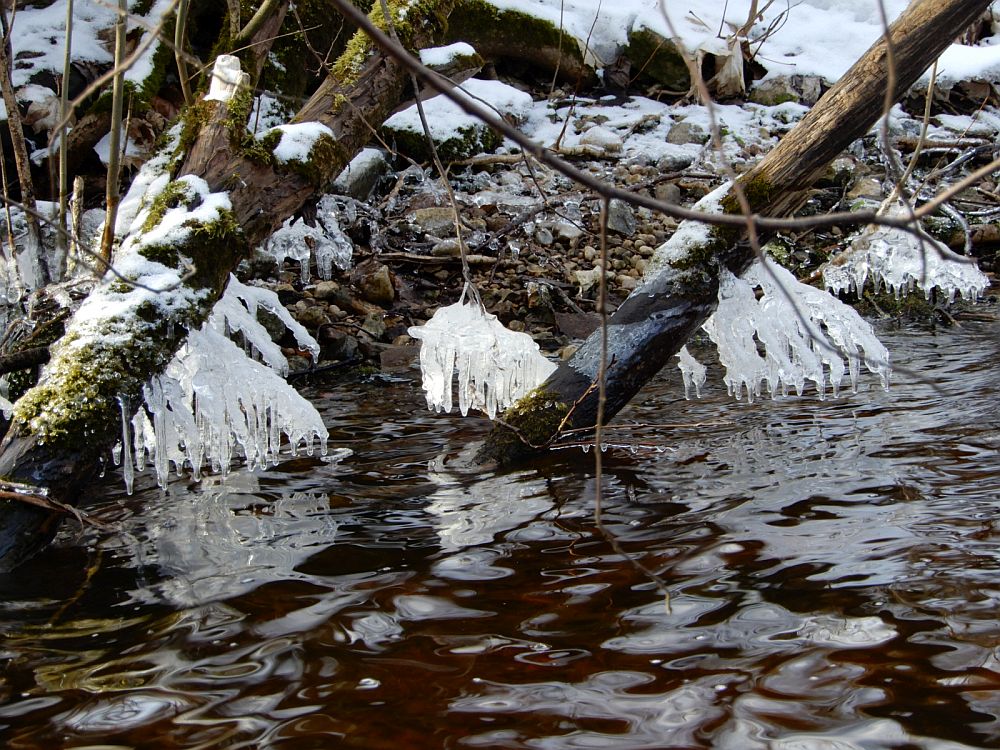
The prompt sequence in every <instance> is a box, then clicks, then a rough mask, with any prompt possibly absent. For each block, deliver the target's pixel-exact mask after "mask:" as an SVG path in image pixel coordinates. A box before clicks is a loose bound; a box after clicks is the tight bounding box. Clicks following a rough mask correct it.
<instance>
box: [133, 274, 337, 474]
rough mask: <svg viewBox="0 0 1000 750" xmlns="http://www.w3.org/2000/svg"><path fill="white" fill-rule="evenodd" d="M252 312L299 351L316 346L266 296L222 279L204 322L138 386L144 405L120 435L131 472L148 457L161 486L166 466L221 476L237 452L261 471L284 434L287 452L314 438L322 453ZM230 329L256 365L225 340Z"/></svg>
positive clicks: (309, 412)
mask: <svg viewBox="0 0 1000 750" xmlns="http://www.w3.org/2000/svg"><path fill="white" fill-rule="evenodd" d="M258 309H266V310H269V311H271V312H273V313H275V314H276V315H277V316H278V317H279V318H281V319H282V320H283V321H284V322H285V323H286V324H287V325H289V328H290V329H291V330H292V332H293V334H294V335H295V337H296V340H298V341H299V344H300V346H302V347H303V348H305V349H309V350H310V351H312V352H313V353H314V356H315V355H316V354H318V352H319V345H318V344H317V343H316V342H315V341H314V340H313V339H312V337H310V336H309V334H308V332H307V331H306V330H305V329H304V328H302V327H301V326H300V325H298V324H297V323H295V321H293V320H291V318H290V317H289V316H288V313H287V311H285V310H284V308H283V307H282V306H281V304H280V302H279V301H278V298H277V296H276V295H275V294H274V293H273V292H270V291H268V290H265V289H257V288H256V287H248V286H245V285H243V284H241V283H240V282H238V281H236V280H235V279H230V285H229V287H228V288H227V290H226V294H225V295H224V296H223V298H222V299H221V300H220V301H219V303H218V304H217V307H216V309H215V310H213V312H212V315H211V316H210V318H209V321H208V322H207V323H206V324H205V325H204V326H203V327H202V328H201V329H200V330H197V331H192V332H191V333H190V334H189V336H188V340H187V342H186V343H185V345H184V346H183V347H182V348H181V350H180V351H179V352H178V353H177V355H176V356H175V357H174V359H173V360H172V361H171V362H170V364H169V365H168V366H167V368H166V370H165V371H164V372H163V374H161V375H160V376H158V377H156V378H154V379H153V380H151V381H150V382H149V383H147V384H146V386H145V387H144V389H143V397H144V408H142V409H140V410H139V412H138V413H137V414H136V416H135V417H134V418H133V419H132V420H131V424H132V428H133V430H132V432H133V436H132V440H131V441H130V442H129V441H128V435H127V434H126V436H125V438H126V440H125V442H126V444H130V445H132V446H134V450H135V467H136V468H137V469H140V470H141V469H142V467H143V465H144V464H145V462H146V460H147V456H148V458H149V460H150V461H151V462H152V463H153V465H154V467H155V469H156V476H157V481H158V482H159V483H160V484H161V485H163V484H165V483H166V481H167V478H168V476H169V472H170V467H171V465H173V466H174V467H175V469H176V470H177V471H180V470H181V469H182V468H183V467H185V466H188V467H190V469H191V471H192V472H193V474H194V476H195V477H196V478H197V477H198V476H199V475H200V472H201V469H202V466H203V464H204V463H205V462H206V461H207V462H208V464H209V465H210V466H211V467H212V468H213V470H215V471H219V472H222V473H223V474H225V473H227V472H228V470H229V467H230V465H231V463H232V460H233V458H234V456H235V455H236V453H237V452H238V453H239V454H240V455H242V456H243V458H244V459H245V460H246V463H247V465H248V466H250V467H251V468H256V467H264V466H268V465H270V464H272V463H274V462H275V461H277V460H278V455H279V452H280V449H281V441H282V439H283V438H286V437H287V439H288V442H289V444H290V449H291V452H292V453H293V454H294V453H295V452H296V450H297V449H298V448H299V446H300V445H301V444H304V445H305V446H306V448H307V449H308V450H312V446H313V444H314V442H315V441H317V440H318V441H319V443H320V446H321V448H322V451H323V452H324V453H325V452H326V439H327V430H326V428H325V426H324V425H323V421H322V419H321V417H320V415H319V414H318V413H317V412H316V410H315V408H314V407H313V406H312V404H310V403H309V402H308V401H306V400H305V399H304V398H302V396H300V395H299V394H298V393H297V392H296V391H295V390H294V389H293V388H292V387H291V386H289V385H288V384H287V383H286V382H285V380H284V379H283V378H282V377H281V376H279V375H278V374H277V373H278V372H285V371H287V367H288V363H287V361H286V360H285V358H284V357H283V356H282V355H281V351H280V349H278V348H277V347H276V346H274V344H273V342H271V341H270V338H269V337H268V335H267V332H266V331H265V330H264V328H263V327H262V326H261V325H260V323H258V322H257V320H256V313H257V311H258ZM236 331H238V332H239V333H240V334H241V335H242V336H243V338H244V340H245V341H246V342H247V345H248V346H249V348H250V349H251V350H252V351H253V352H255V353H257V354H258V355H259V356H260V357H261V359H263V360H264V364H261V363H259V362H255V361H254V360H252V359H250V358H249V357H247V355H246V354H245V353H244V351H243V350H242V349H241V348H240V347H238V346H236V344H234V343H233V342H232V341H230V340H229V339H228V338H227V337H226V335H225V334H226V333H228V332H236ZM130 463H131V461H126V464H130ZM128 471H129V470H128V469H126V473H128Z"/></svg>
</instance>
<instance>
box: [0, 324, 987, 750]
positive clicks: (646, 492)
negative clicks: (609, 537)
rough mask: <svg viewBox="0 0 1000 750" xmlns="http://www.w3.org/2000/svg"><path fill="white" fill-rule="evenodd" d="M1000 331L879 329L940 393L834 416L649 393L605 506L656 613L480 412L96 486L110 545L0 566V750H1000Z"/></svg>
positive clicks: (570, 473)
mask: <svg viewBox="0 0 1000 750" xmlns="http://www.w3.org/2000/svg"><path fill="white" fill-rule="evenodd" d="M996 334H997V326H996V325H994V324H987V323H977V324H969V325H968V326H967V327H966V328H963V329H961V330H954V331H948V332H945V333H940V334H933V333H922V332H921V333H906V334H889V335H887V336H886V337H885V339H886V343H887V344H888V345H889V347H890V350H891V351H893V353H894V358H895V361H896V363H897V364H899V365H902V366H903V367H904V368H906V367H912V368H913V369H914V370H916V371H919V372H920V373H921V374H922V375H923V377H924V378H926V379H921V378H919V377H915V376H913V375H909V374H906V373H905V372H903V373H899V372H898V371H897V376H896V378H895V383H894V385H893V388H892V390H891V391H890V392H889V393H888V394H886V393H883V392H882V390H881V388H880V387H878V385H877V384H872V385H871V386H870V389H868V390H865V391H863V392H861V393H859V394H856V395H853V396H847V397H844V398H841V399H837V400H828V401H824V402H817V401H815V400H813V399H811V398H803V399H798V398H790V399H786V400H782V401H777V402H764V403H762V404H758V405H755V406H753V407H747V406H746V405H743V404H734V403H732V402H731V401H730V400H729V399H728V398H727V397H726V395H725V393H724V388H723V387H722V386H721V385H717V386H716V387H715V389H714V390H713V391H712V392H710V393H708V394H706V397H705V398H704V399H703V400H701V401H698V402H685V401H682V400H677V398H676V394H678V393H680V392H682V390H681V387H680V378H679V376H677V375H675V373H673V372H671V373H665V374H664V377H663V379H662V380H661V381H659V382H658V383H656V384H654V385H653V386H652V387H651V388H650V389H649V390H648V392H647V393H645V394H644V397H643V398H641V399H639V401H638V402H637V403H636V404H635V405H634V406H633V407H632V408H631V410H630V411H629V413H627V414H625V415H623V416H622V418H621V419H619V420H618V422H619V424H621V423H625V422H629V423H632V424H634V425H641V426H638V427H631V428H629V429H618V430H614V431H612V436H611V439H612V440H613V442H615V443H619V444H627V445H635V446H643V448H642V449H641V450H637V451H636V452H635V453H633V452H632V451H629V450H626V449H612V450H609V451H608V452H607V453H606V454H605V466H606V472H607V476H606V478H605V488H604V494H605V498H606V500H605V503H606V507H605V510H606V514H605V521H606V523H607V525H608V527H609V528H610V529H611V531H612V532H613V533H614V534H615V535H616V536H617V537H618V538H619V539H620V541H621V544H622V545H623V546H624V548H625V549H627V550H628V551H629V552H630V553H631V554H632V555H634V556H636V557H637V558H638V559H639V560H640V561H641V562H642V563H643V564H644V565H646V566H648V567H651V568H653V569H655V570H656V571H657V572H659V573H660V574H661V575H662V576H664V578H665V579H666V580H667V581H669V583H670V585H671V587H672V588H671V599H670V603H671V607H670V610H669V612H668V611H667V608H666V607H665V606H664V605H665V601H664V598H663V596H662V593H661V592H659V591H658V590H657V589H656V587H655V586H654V585H653V584H652V583H651V582H650V581H648V580H646V579H645V578H644V577H643V576H642V574H641V573H639V572H638V571H637V569H636V568H635V567H634V566H632V565H630V564H628V563H626V562H623V561H622V560H621V559H620V558H618V557H617V556H616V555H615V554H614V552H613V551H612V550H611V548H610V546H609V545H608V543H607V541H606V540H605V539H604V538H603V537H602V536H601V535H599V534H597V533H595V531H594V527H593V518H592V507H591V499H592V497H593V490H594V486H593V481H594V480H593V467H592V463H591V458H592V457H591V456H589V455H584V454H582V453H572V452H570V451H562V452H560V453H559V454H557V455H556V456H555V457H554V459H553V460H552V461H549V462H546V463H544V464H539V465H536V466H530V467H524V468H521V469H520V470H518V471H515V472H512V473H508V474H484V475H476V474H472V473H470V472H468V471H467V470H466V471H463V470H459V469H456V468H455V462H454V461H452V460H451V459H452V458H453V457H454V456H455V455H456V454H458V453H460V452H462V451H463V450H465V449H467V447H468V446H469V444H471V443H472V442H474V441H475V440H476V439H477V438H478V437H480V436H481V435H482V434H483V432H484V430H485V429H486V424H485V423H484V422H483V421H482V420H477V419H466V420H462V419H460V418H457V417H447V416H435V415H432V414H429V413H427V412H425V411H424V410H423V404H422V402H423V399H422V396H421V395H420V393H419V391H418V389H417V388H416V387H415V384H414V383H413V382H412V381H409V380H406V381H402V382H391V383H384V382H383V383H371V384H361V385H359V384H350V385H338V386H331V387H327V388H326V389H322V388H321V389H317V390H316V391H315V392H313V393H312V394H311V396H312V397H313V398H314V400H315V401H316V403H317V404H319V406H320V408H321V409H322V410H323V412H324V415H325V419H326V421H327V424H328V426H329V428H330V433H331V445H333V446H337V447H341V448H344V449H350V450H351V451H353V455H346V454H347V451H345V452H344V453H343V454H340V456H339V460H335V461H328V462H324V461H321V460H319V459H315V458H298V459H295V460H293V461H289V462H287V463H285V464H283V465H281V466H279V467H277V468H275V469H272V470H270V471H264V472H258V473H256V474H251V473H247V472H235V473H234V474H232V475H231V476H230V477H229V479H228V480H227V481H226V482H225V483H220V482H217V481H213V480H211V479H206V480H205V481H203V482H201V483H200V484H195V483H191V482H188V481H186V480H183V479H178V480H176V481H175V482H174V483H173V484H172V485H171V486H170V487H169V488H167V489H166V490H160V489H158V488H156V487H155V486H153V485H152V482H151V481H147V483H146V485H145V486H144V488H140V491H138V492H137V494H136V495H134V496H132V497H128V496H126V495H125V494H124V492H123V491H122V489H121V488H120V487H119V483H118V481H119V480H118V479H117V478H115V477H109V478H108V481H107V484H106V485H105V487H104V488H103V494H102V496H101V497H100V498H98V499H96V500H95V501H94V502H93V503H92V504H91V506H90V507H89V508H88V509H89V510H90V511H91V512H92V513H94V514H96V515H97V516H99V517H100V518H101V519H102V520H104V521H105V522H106V523H108V524H110V525H111V527H112V529H113V530H112V531H96V530H94V529H83V530H81V529H79V528H75V527H72V526H68V525H67V527H66V528H65V529H64V530H63V532H62V534H61V536H60V539H59V541H58V544H57V546H56V547H55V548H54V549H53V550H52V551H51V552H50V553H49V554H47V555H46V556H44V557H43V558H41V559H38V560H36V561H33V562H32V563H31V564H30V565H28V566H26V567H24V568H23V569H21V570H20V571H18V572H17V573H15V574H13V575H8V576H5V577H3V578H0V599H2V602H3V604H2V605H0V632H2V633H3V640H2V642H0V657H2V658H3V660H4V671H3V673H2V676H0V742H2V744H3V745H4V746H5V747H10V748H39V747H45V748H48V747H74V748H83V747H95V746H102V747H108V746H115V747H157V748H160V747H164V748H171V747H178V748H179V747H185V748H194V747H205V748H207V747H227V748H228V747H232V748H238V747H255V748H256V747H263V748H270V747H289V748H292V747H324V748H326V747H362V748H401V747H404V748H411V747H412V748H461V747H470V748H474V747H487V748H546V749H547V748H586V747H594V748H629V749H632V748H658V749H660V748H675V747H676V748H689V747H691V748H697V747H712V748H733V749H734V750H743V749H745V748H751V749H753V748H768V749H769V750H770V749H773V748H779V749H780V750H792V749H795V750H806V749H808V750H814V749H819V748H822V749H824V750H825V749H827V748H835V749H836V750H852V749H854V748H889V747H918V748H934V749H937V748H969V747H997V746H1000V624H998V623H1000V617H998V612H1000V583H998V581H1000V577H998V572H1000V545H998V542H1000V531H998V530H997V529H995V518H996V517H997V515H998V514H997V504H998V499H997V498H998V496H1000V479H998V477H997V472H996V471H995V465H996V459H997V447H998V444H1000V441H998V431H997V429H998V425H1000V406H998V403H1000V401H998V397H1000V393H998V390H1000V389H998V383H997V378H996V377H995V374H994V373H995V372H996V370H997V367H998V366H1000V352H998V349H997V338H996ZM717 382H719V381H717ZM665 423H670V424H669V425H666V424H665ZM658 424H661V426H657V425H658ZM684 424H687V425H691V426H690V427H683V426H678V425H684ZM650 447H653V449H650ZM657 449H659V450H657Z"/></svg>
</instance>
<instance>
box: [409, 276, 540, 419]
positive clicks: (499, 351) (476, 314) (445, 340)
mask: <svg viewBox="0 0 1000 750" xmlns="http://www.w3.org/2000/svg"><path fill="white" fill-rule="evenodd" d="M409 333H410V335H411V336H412V337H413V338H415V339H419V340H420V344H421V345H420V373H421V377H422V380H423V387H424V393H425V395H426V396H427V407H428V408H429V409H433V410H435V411H439V412H441V411H446V412H450V411H451V407H452V382H453V379H454V376H455V375H457V376H458V408H459V410H460V411H461V412H462V415H463V416H465V415H466V414H468V412H469V409H470V408H474V409H480V410H482V411H485V412H486V413H487V415H489V417H490V419H493V417H495V416H496V413H497V412H498V411H502V410H503V409H505V408H507V407H508V406H510V405H511V404H513V403H514V402H515V401H517V400H518V399H519V398H521V397H522V396H524V395H525V394H526V393H528V391H530V390H531V389H532V388H534V387H535V386H537V385H538V384H539V383H541V382H542V381H544V380H545V378H547V377H548V376H549V375H550V374H551V373H552V371H553V370H555V368H556V366H555V365H554V364H552V363H551V362H549V360H547V359H546V358H545V357H544V356H542V354H541V352H539V350H538V344H536V343H535V342H534V340H533V339H532V338H531V336H529V335H528V334H526V333H519V332H517V331H510V330H508V329H506V328H504V326H503V324H502V323H500V321H499V320H497V318H496V316H495V315H490V314H489V313H488V312H485V311H484V310H483V309H482V308H481V307H480V306H479V305H478V304H477V303H476V302H474V301H469V302H466V301H465V295H464V294H463V296H462V299H460V300H459V301H458V302H456V303H455V304H453V305H448V306H447V307H442V308H439V309H438V311H437V312H436V313H434V316H433V317H432V318H431V319H430V320H429V321H427V323H425V324H424V325H422V326H413V327H412V328H410V329H409Z"/></svg>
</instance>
